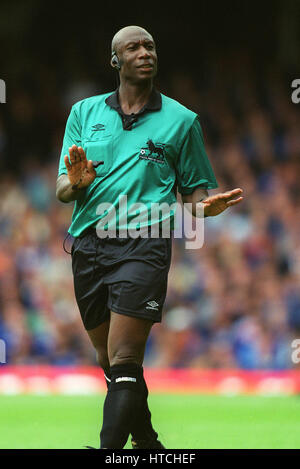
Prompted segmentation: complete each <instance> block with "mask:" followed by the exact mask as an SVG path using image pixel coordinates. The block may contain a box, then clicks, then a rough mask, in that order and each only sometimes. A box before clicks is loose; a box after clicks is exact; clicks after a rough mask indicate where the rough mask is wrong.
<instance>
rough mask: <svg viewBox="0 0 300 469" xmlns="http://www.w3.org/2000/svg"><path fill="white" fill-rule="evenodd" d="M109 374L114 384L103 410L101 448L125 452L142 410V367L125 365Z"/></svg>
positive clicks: (109, 390)
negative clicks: (135, 422) (132, 429)
mask: <svg viewBox="0 0 300 469" xmlns="http://www.w3.org/2000/svg"><path fill="white" fill-rule="evenodd" d="M110 371H111V383H110V386H109V389H108V392H107V395H106V399H105V402H104V407H103V425H102V429H101V432H100V448H108V449H122V448H123V447H124V446H125V444H126V442H127V439H128V436H129V434H130V431H131V427H132V422H133V421H134V419H135V418H136V415H138V414H139V412H140V408H141V403H142V394H143V389H142V388H143V385H142V367H140V366H138V365H135V364H124V365H117V366H113V367H111V369H110Z"/></svg>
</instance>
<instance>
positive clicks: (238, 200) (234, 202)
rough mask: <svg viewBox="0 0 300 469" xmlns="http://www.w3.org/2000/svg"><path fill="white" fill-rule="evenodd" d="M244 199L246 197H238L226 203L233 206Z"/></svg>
mask: <svg viewBox="0 0 300 469" xmlns="http://www.w3.org/2000/svg"><path fill="white" fill-rule="evenodd" d="M242 200H244V197H239V198H238V199H235V200H230V201H229V202H226V205H227V206H228V207H231V206H232V205H236V204H238V203H240V202H242Z"/></svg>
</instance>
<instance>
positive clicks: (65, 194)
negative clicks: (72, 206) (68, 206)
mask: <svg viewBox="0 0 300 469" xmlns="http://www.w3.org/2000/svg"><path fill="white" fill-rule="evenodd" d="M82 192H83V190H82V189H77V190H74V189H72V184H71V183H70V180H69V178H68V175H67V174H61V175H60V176H58V178H57V181H56V198H57V199H58V200H59V201H60V202H64V203H68V202H72V201H73V200H76V199H77V198H78V197H79V196H80V193H82Z"/></svg>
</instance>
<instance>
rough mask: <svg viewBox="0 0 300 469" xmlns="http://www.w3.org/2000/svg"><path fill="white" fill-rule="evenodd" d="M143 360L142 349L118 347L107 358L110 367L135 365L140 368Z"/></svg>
mask: <svg viewBox="0 0 300 469" xmlns="http://www.w3.org/2000/svg"><path fill="white" fill-rule="evenodd" d="M143 359H144V349H143V350H141V349H140V348H139V347H120V348H118V349H116V350H113V351H112V352H111V354H110V356H109V364H110V366H115V365H125V364H129V363H130V364H135V365H139V366H142V364H143Z"/></svg>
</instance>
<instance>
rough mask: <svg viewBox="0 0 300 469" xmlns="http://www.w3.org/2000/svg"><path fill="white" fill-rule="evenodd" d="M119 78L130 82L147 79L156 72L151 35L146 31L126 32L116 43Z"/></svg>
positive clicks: (153, 44)
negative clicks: (119, 64)
mask: <svg viewBox="0 0 300 469" xmlns="http://www.w3.org/2000/svg"><path fill="white" fill-rule="evenodd" d="M117 55H118V57H119V61H120V63H121V70H120V78H121V79H122V78H125V79H127V80H130V81H132V82H140V81H142V80H149V79H151V78H153V77H154V76H155V75H156V73H157V55H156V50H155V43H154V41H153V38H152V36H150V34H148V33H147V32H146V31H137V32H131V31H130V32H127V33H126V34H124V37H122V40H121V41H120V43H119V44H118V49H117Z"/></svg>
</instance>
